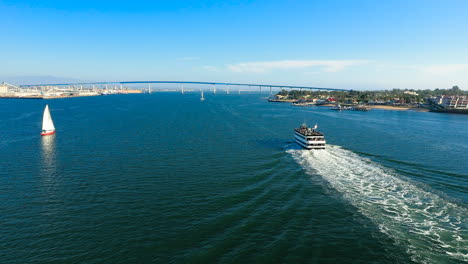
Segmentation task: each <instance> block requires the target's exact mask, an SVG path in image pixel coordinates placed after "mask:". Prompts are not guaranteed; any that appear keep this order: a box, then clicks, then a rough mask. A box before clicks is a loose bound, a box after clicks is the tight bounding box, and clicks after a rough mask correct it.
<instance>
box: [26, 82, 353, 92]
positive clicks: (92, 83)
mask: <svg viewBox="0 0 468 264" xmlns="http://www.w3.org/2000/svg"><path fill="white" fill-rule="evenodd" d="M105 84H111V85H116V84H122V85H125V84H207V85H227V86H254V87H268V88H270V87H271V88H285V89H311V90H328V91H344V92H349V91H351V90H347V89H338V88H323V87H311V86H291V85H273V84H252V83H222V82H187V81H124V82H82V83H53V84H27V85H20V87H37V86H69V85H105Z"/></svg>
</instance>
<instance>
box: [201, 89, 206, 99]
mask: <svg viewBox="0 0 468 264" xmlns="http://www.w3.org/2000/svg"><path fill="white" fill-rule="evenodd" d="M200 101H205V97H204V96H203V90H201V98H200Z"/></svg>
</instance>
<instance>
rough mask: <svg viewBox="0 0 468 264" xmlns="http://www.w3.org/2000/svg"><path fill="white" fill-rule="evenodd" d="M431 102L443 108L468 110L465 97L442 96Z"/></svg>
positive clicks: (467, 99) (467, 100)
mask: <svg viewBox="0 0 468 264" xmlns="http://www.w3.org/2000/svg"><path fill="white" fill-rule="evenodd" d="M431 100H432V102H434V103H436V104H439V105H441V106H443V107H449V108H468V97H467V96H466V95H442V96H437V97H435V98H432V99H431Z"/></svg>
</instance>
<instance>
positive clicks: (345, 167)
mask: <svg viewBox="0 0 468 264" xmlns="http://www.w3.org/2000/svg"><path fill="white" fill-rule="evenodd" d="M287 152H288V153H290V154H291V155H292V156H293V158H294V159H295V160H296V161H297V162H298V163H299V164H300V165H301V166H302V167H303V168H304V169H305V170H306V172H307V173H308V174H311V175H316V174H318V175H320V176H322V177H323V178H324V179H325V180H326V181H327V182H329V183H330V185H331V186H332V187H333V188H335V189H336V190H337V191H338V192H340V193H341V194H342V195H343V197H344V199H346V200H347V201H348V202H349V203H351V204H352V205H353V206H355V207H356V208H357V209H358V210H359V211H360V212H361V213H362V214H363V215H364V216H366V217H367V218H369V219H370V220H371V221H372V222H374V223H375V224H376V225H377V226H378V227H379V229H380V231H381V232H383V233H385V234H386V235H388V236H389V237H391V238H392V239H393V240H394V241H395V243H396V244H398V245H401V246H402V247H404V248H406V249H407V252H408V253H409V255H410V256H411V258H412V260H413V261H415V262H418V263H457V262H461V261H468V226H467V225H468V224H467V219H468V209H467V208H465V207H462V206H460V205H457V204H455V203H452V202H449V201H447V200H445V199H443V198H441V197H439V196H437V195H435V194H433V193H430V192H428V191H425V190H423V189H421V188H419V187H417V186H415V185H413V184H411V183H410V182H408V181H404V180H402V179H401V178H400V177H398V176H397V174H396V173H395V172H393V171H392V170H391V169H388V168H385V167H383V166H380V165H379V164H377V163H375V162H372V161H371V160H369V159H367V158H363V157H361V156H359V155H357V154H355V153H353V152H351V151H348V150H345V149H343V148H341V147H338V146H327V149H326V150H321V151H309V150H302V149H301V150H299V149H289V150H287Z"/></svg>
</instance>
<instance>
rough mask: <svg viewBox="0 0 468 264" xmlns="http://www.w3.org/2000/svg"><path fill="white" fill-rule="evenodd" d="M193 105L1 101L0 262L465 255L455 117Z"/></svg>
mask: <svg viewBox="0 0 468 264" xmlns="http://www.w3.org/2000/svg"><path fill="white" fill-rule="evenodd" d="M205 97H206V100H205V101H204V102H200V100H199V95H198V94H196V93H187V94H185V95H182V94H178V93H154V94H150V95H144V94H140V95H115V96H102V97H87V98H70V99H60V100H3V101H1V104H0V113H1V115H0V127H1V128H2V133H1V134H0V223H1V226H2V228H1V229H0V263H147V262H155V263H187V262H191V263H210V262H221V263H412V262H415V263H462V262H464V261H468V231H467V230H468V223H467V219H468V208H467V203H468V173H467V171H468V165H467V160H468V137H467V132H468V116H466V115H452V114H439V113H421V112H413V111H387V110H376V109H374V110H372V111H370V112H352V111H344V112H336V111H330V110H329V109H328V108H326V107H307V108H304V107H294V106H291V105H289V104H281V103H268V102H267V101H266V100H265V99H261V98H260V95H258V94H244V95H234V94H231V95H225V94H224V95H223V94H216V95H211V94H208V93H205ZM46 103H48V104H49V106H50V108H51V114H52V118H53V119H54V122H55V125H56V128H57V134H56V135H55V136H50V137H42V138H41V137H40V136H39V133H40V129H41V118H42V111H43V108H44V106H45V104H46ZM303 121H306V122H308V123H309V124H311V125H313V124H315V123H318V125H319V130H320V131H322V132H324V134H325V135H326V137H327V140H328V143H329V146H328V148H327V149H326V150H325V151H306V150H302V149H300V148H298V147H297V146H296V144H295V143H294V142H293V134H292V129H293V128H294V127H297V126H298V125H300V124H301V123H302V122H303Z"/></svg>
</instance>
